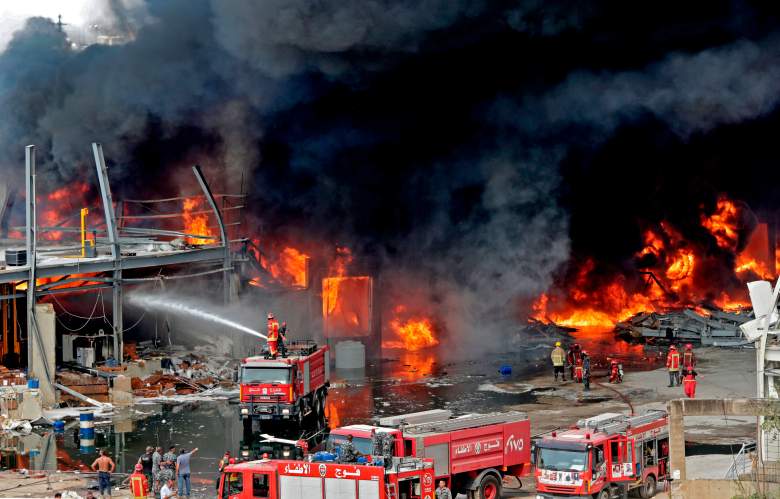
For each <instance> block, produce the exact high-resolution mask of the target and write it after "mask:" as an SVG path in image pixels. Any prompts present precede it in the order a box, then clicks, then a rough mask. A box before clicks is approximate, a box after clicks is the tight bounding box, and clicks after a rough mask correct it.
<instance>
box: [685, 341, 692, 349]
mask: <svg viewBox="0 0 780 499" xmlns="http://www.w3.org/2000/svg"><path fill="white" fill-rule="evenodd" d="M685 349H686V350H693V345H691V344H690V343H688V344H686V345H685Z"/></svg>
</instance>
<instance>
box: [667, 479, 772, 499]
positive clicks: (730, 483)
mask: <svg viewBox="0 0 780 499" xmlns="http://www.w3.org/2000/svg"><path fill="white" fill-rule="evenodd" d="M761 491H762V492H763V493H765V494H776V493H777V492H778V491H780V484H777V483H762V484H761ZM755 492H756V484H755V483H753V482H740V481H736V480H674V481H673V482H672V493H671V497H672V499H678V498H679V499H690V498H693V497H701V498H705V497H706V498H707V499H732V498H733V497H735V496H737V497H739V496H743V497H749V496H750V495H751V494H753V493H755Z"/></svg>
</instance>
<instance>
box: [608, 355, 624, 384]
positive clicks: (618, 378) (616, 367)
mask: <svg viewBox="0 0 780 499" xmlns="http://www.w3.org/2000/svg"><path fill="white" fill-rule="evenodd" d="M609 382H610V383H622V382H623V366H621V365H620V362H618V361H617V360H616V359H612V360H611V361H610V363H609Z"/></svg>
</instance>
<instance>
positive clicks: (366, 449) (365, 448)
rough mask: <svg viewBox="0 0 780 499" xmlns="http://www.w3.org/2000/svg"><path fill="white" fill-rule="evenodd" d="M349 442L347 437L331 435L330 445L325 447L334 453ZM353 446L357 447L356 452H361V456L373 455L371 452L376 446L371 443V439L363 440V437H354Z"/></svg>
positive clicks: (329, 438)
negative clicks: (337, 448)
mask: <svg viewBox="0 0 780 499" xmlns="http://www.w3.org/2000/svg"><path fill="white" fill-rule="evenodd" d="M346 441H347V436H346V435H334V434H333V433H331V434H330V435H328V445H327V446H326V447H325V448H326V449H328V452H333V451H334V450H335V449H336V447H338V446H340V445H341V444H342V443H344V442H346ZM352 445H353V446H354V447H355V450H356V451H358V452H360V453H361V454H366V455H371V451H372V450H373V447H374V444H373V443H371V439H370V438H363V437H355V436H353V437H352Z"/></svg>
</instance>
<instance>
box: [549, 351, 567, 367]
mask: <svg viewBox="0 0 780 499" xmlns="http://www.w3.org/2000/svg"><path fill="white" fill-rule="evenodd" d="M550 359H552V363H553V365H554V366H560V367H563V363H564V362H565V360H566V352H564V351H563V348H561V347H555V348H554V349H553V351H552V353H551V354H550Z"/></svg>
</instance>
